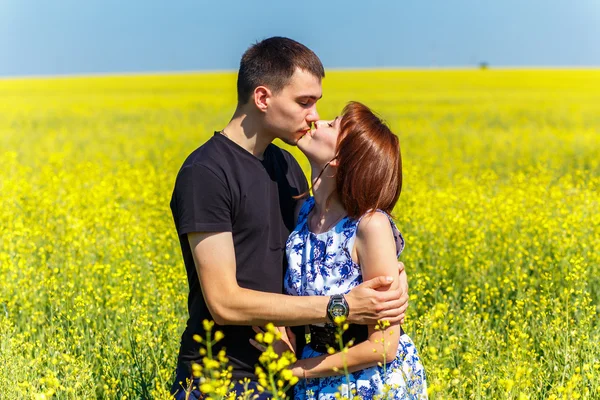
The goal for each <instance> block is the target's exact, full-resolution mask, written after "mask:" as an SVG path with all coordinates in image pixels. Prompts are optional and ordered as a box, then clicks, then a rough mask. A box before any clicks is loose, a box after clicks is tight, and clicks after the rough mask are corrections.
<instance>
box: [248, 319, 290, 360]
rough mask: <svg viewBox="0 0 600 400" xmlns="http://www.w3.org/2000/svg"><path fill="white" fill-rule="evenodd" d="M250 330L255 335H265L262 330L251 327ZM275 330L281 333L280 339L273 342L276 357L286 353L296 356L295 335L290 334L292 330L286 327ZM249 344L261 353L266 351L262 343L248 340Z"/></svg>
mask: <svg viewBox="0 0 600 400" xmlns="http://www.w3.org/2000/svg"><path fill="white" fill-rule="evenodd" d="M252 329H253V330H254V332H256V333H262V334H263V335H264V334H265V333H266V331H265V330H264V328H261V327H258V326H253V327H252ZM277 329H278V330H279V332H280V333H281V339H279V340H274V341H273V344H272V346H273V351H275V353H277V355H279V356H281V355H282V354H283V353H285V352H286V351H291V352H292V353H294V354H296V335H294V333H293V332H292V330H291V329H290V328H288V327H284V326H278V327H277ZM250 344H251V345H252V346H254V347H256V348H257V349H258V350H260V351H261V352H264V351H265V350H266V349H267V346H265V345H264V344H262V343H258V342H257V341H256V340H254V339H250Z"/></svg>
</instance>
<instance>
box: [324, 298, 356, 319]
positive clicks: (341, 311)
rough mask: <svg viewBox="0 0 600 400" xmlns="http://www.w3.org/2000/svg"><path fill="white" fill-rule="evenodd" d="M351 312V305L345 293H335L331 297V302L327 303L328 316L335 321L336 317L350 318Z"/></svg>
mask: <svg viewBox="0 0 600 400" xmlns="http://www.w3.org/2000/svg"><path fill="white" fill-rule="evenodd" d="M348 314H350V306H348V302H347V301H346V298H345V297H344V295H343V294H334V295H332V296H331V297H330V298H329V304H327V318H329V321H330V322H331V323H333V320H334V319H335V317H340V316H342V317H345V318H348Z"/></svg>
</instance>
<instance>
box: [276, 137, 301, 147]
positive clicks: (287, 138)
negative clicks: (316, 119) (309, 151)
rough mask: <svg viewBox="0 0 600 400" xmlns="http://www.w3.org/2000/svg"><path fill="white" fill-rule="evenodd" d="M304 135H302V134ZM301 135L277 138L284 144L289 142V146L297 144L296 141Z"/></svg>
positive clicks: (298, 140)
mask: <svg viewBox="0 0 600 400" xmlns="http://www.w3.org/2000/svg"><path fill="white" fill-rule="evenodd" d="M303 136H304V135H303ZM303 136H296V137H291V138H290V137H286V138H281V137H280V138H279V139H280V140H281V141H282V142H283V143H285V144H289V145H290V146H298V142H300V140H302V137H303Z"/></svg>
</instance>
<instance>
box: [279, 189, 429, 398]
mask: <svg viewBox="0 0 600 400" xmlns="http://www.w3.org/2000/svg"><path fill="white" fill-rule="evenodd" d="M314 204H315V203H314V198H313V197H309V198H308V199H307V200H306V202H305V203H304V205H303V207H302V209H301V210H300V214H299V216H298V224H297V226H296V228H295V229H294V231H293V232H292V233H291V234H290V236H289V238H288V240H287V243H286V254H287V259H288V270H287V272H286V276H285V279H284V287H285V292H286V293H287V294H290V295H294V296H315V295H320V296H329V295H332V294H345V293H348V292H349V291H350V290H351V289H352V288H353V287H355V286H357V285H359V284H360V283H362V273H361V269H360V266H359V265H358V264H356V263H355V262H354V261H352V249H353V247H354V242H355V240H356V231H357V228H358V224H359V223H360V219H358V220H354V219H352V218H349V217H345V218H343V219H342V220H340V221H339V222H338V223H337V224H336V225H335V226H334V227H333V228H331V229H330V230H329V231H327V232H323V233H319V234H315V233H312V232H310V230H309V229H308V214H309V213H310V211H311V210H312V208H313V207H314ZM377 211H378V212H382V213H384V212H383V211H381V210H377ZM384 214H386V213H384ZM386 215H387V216H388V218H389V220H390V224H391V227H392V231H393V233H394V239H395V241H396V249H397V253H398V255H400V253H401V252H402V250H403V249H404V238H403V237H402V235H401V234H400V232H399V231H398V228H397V227H396V224H394V221H393V220H392V218H391V217H390V216H389V215H388V214H386ZM321 355H323V353H319V352H317V351H315V350H314V349H312V348H311V347H310V346H306V347H305V348H304V351H303V352H302V355H301V356H300V358H302V359H305V358H312V357H318V356H321ZM384 367H385V368H384ZM353 391H354V394H353V393H351V392H353ZM336 393H340V394H342V395H343V396H347V397H349V398H353V397H354V396H359V397H360V398H361V399H378V398H386V399H425V398H427V383H426V380H425V370H424V369H423V365H422V364H421V360H420V359H419V356H418V354H417V349H416V347H415V345H414V343H413V342H412V340H411V339H410V337H409V336H408V335H406V334H403V335H402V336H400V342H399V345H398V351H397V353H396V358H395V359H394V360H392V361H391V362H389V363H388V364H387V365H385V366H375V367H370V368H366V369H363V370H360V371H357V372H354V373H351V374H350V385H348V380H347V379H346V377H345V376H331V377H326V378H315V379H307V380H300V382H299V383H298V384H297V385H296V387H295V391H294V394H295V398H296V399H299V400H313V399H314V400H317V399H318V400H329V399H335V398H336V397H335V394H336Z"/></svg>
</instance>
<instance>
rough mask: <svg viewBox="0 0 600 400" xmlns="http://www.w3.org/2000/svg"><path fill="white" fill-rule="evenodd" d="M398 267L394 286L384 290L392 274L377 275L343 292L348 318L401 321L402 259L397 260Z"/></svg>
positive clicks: (404, 282) (403, 302)
mask: <svg viewBox="0 0 600 400" xmlns="http://www.w3.org/2000/svg"><path fill="white" fill-rule="evenodd" d="M398 271H399V273H400V276H399V287H398V289H394V290H387V289H388V288H389V286H390V285H391V284H392V282H393V281H394V280H393V278H392V277H385V276H379V277H377V278H373V279H370V280H368V281H366V282H363V283H361V284H360V285H358V286H357V287H355V288H354V289H352V290H351V291H350V293H348V294H347V295H346V301H348V305H349V306H350V315H349V316H348V321H349V322H351V323H354V324H361V325H375V324H377V321H379V320H388V321H390V323H391V324H394V323H397V322H399V323H401V324H402V323H403V322H404V317H405V313H406V309H407V308H408V281H407V277H406V271H405V270H404V264H403V263H402V262H399V263H398ZM381 290H385V291H381Z"/></svg>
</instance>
